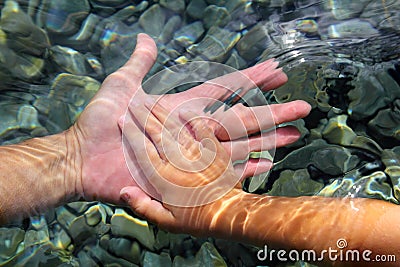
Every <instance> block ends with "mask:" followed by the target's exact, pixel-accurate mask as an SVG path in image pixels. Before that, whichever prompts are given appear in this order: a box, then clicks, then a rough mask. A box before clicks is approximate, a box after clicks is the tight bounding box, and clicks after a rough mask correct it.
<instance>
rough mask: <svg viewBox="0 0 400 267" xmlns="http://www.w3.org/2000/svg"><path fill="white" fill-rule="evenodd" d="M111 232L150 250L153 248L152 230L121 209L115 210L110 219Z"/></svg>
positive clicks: (143, 222)
mask: <svg viewBox="0 0 400 267" xmlns="http://www.w3.org/2000/svg"><path fill="white" fill-rule="evenodd" d="M111 232H112V233H113V234H114V235H117V236H122V237H130V238H134V239H136V240H138V241H139V242H140V243H141V244H142V245H144V246H145V247H146V248H148V249H150V250H152V249H153V247H154V243H155V236H154V232H153V229H152V228H151V227H150V226H149V225H148V223H147V222H146V221H143V220H140V219H138V218H134V217H132V216H131V215H129V214H128V213H126V212H125V211H124V210H123V209H116V210H115V213H114V215H113V216H112V217H111Z"/></svg>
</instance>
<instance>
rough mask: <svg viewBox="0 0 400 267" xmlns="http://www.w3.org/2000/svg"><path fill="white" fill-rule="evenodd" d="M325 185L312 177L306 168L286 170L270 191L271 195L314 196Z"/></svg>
mask: <svg viewBox="0 0 400 267" xmlns="http://www.w3.org/2000/svg"><path fill="white" fill-rule="evenodd" d="M323 187H324V185H323V184H322V183H319V182H317V181H314V180H312V179H311V178H310V175H309V173H308V172H307V170H306V169H299V170H296V171H292V170H284V171H283V172H281V174H280V175H279V178H278V180H276V181H275V182H274V184H273V185H272V189H271V190H270V191H269V192H268V195H271V196H288V197H298V196H313V195H315V194H316V193H318V192H319V191H320V190H321V189H322V188H323Z"/></svg>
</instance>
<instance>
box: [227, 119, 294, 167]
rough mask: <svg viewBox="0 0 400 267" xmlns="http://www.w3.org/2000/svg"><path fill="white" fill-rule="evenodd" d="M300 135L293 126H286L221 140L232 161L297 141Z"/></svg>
mask: <svg viewBox="0 0 400 267" xmlns="http://www.w3.org/2000/svg"><path fill="white" fill-rule="evenodd" d="M299 137H300V133H299V131H298V130H297V129H296V128H295V127H291V126H287V127H282V128H278V129H276V131H270V132H265V133H262V134H260V135H258V136H252V137H249V138H241V139H237V140H233V141H225V142H222V145H223V146H224V148H225V150H226V151H227V152H228V153H229V154H230V155H231V159H232V161H233V162H234V161H237V160H244V159H246V158H247V156H248V155H249V153H250V152H259V151H267V150H271V149H275V148H278V147H283V146H286V145H289V144H291V143H293V142H295V141H297V140H298V139H299Z"/></svg>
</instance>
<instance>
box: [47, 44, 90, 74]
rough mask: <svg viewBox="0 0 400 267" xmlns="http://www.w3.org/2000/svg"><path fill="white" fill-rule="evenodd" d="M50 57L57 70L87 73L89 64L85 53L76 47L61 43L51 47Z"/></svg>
mask: <svg viewBox="0 0 400 267" xmlns="http://www.w3.org/2000/svg"><path fill="white" fill-rule="evenodd" d="M50 59H51V60H52V61H53V63H54V65H55V67H56V70H57V71H59V72H67V73H71V74H75V75H87V74H88V73H89V64H88V62H87V61H86V58H85V56H84V55H83V54H81V53H80V52H79V51H76V50H75V49H72V48H69V47H64V46H60V45H56V46H52V47H51V48H50Z"/></svg>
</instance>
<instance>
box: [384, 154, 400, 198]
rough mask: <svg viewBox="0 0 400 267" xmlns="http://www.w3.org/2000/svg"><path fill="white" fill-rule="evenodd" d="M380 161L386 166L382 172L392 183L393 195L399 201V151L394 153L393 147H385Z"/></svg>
mask: <svg viewBox="0 0 400 267" xmlns="http://www.w3.org/2000/svg"><path fill="white" fill-rule="evenodd" d="M382 161H383V163H384V164H385V166H386V169H385V171H384V172H385V173H386V174H387V175H388V176H389V177H390V181H391V183H392V185H393V191H394V197H395V198H396V199H397V200H398V201H399V202H400V153H396V151H395V148H394V149H390V150H389V149H385V150H384V151H383V152H382Z"/></svg>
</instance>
